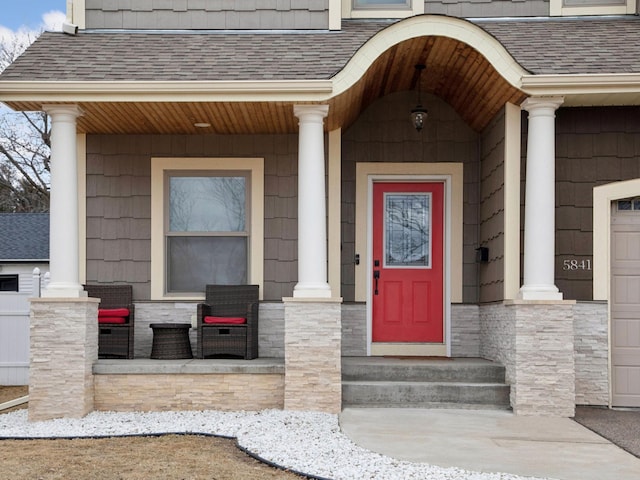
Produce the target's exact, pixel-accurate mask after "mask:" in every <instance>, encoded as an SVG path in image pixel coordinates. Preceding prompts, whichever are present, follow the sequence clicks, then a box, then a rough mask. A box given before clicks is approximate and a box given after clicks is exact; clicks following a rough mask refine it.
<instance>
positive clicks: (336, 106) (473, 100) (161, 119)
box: [7, 36, 525, 134]
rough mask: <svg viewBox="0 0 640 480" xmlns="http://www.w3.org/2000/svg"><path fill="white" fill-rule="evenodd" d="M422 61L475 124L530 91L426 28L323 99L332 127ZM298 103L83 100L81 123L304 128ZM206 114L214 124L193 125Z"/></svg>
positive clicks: (19, 105)
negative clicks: (300, 125)
mask: <svg viewBox="0 0 640 480" xmlns="http://www.w3.org/2000/svg"><path fill="white" fill-rule="evenodd" d="M416 64H425V65H426V67H427V68H426V70H425V71H424V73H423V77H422V91H423V92H428V93H432V94H435V95H437V96H439V97H440V98H441V99H443V100H444V101H446V102H447V103H449V104H450V105H451V106H452V107H453V108H454V109H455V110H456V111H457V112H458V114H459V115H460V116H461V117H462V118H463V119H464V120H465V121H466V122H467V123H468V124H469V125H470V126H471V127H472V128H473V129H474V130H476V131H482V130H483V129H484V128H485V127H486V126H487V124H488V123H489V122H490V121H491V119H492V118H493V117H494V116H495V114H496V113H497V112H498V111H499V110H500V109H501V108H502V107H503V106H504V104H505V103H506V102H511V103H515V104H520V103H521V102H522V101H523V100H524V98H525V94H524V93H523V92H521V91H520V90H518V89H517V88H514V87H513V86H511V85H510V84H509V83H508V82H506V81H505V80H504V79H503V78H502V77H501V76H500V74H499V73H498V72H497V71H496V70H495V69H494V68H493V66H492V65H491V64H490V63H489V62H488V61H487V60H486V59H485V58H484V57H483V56H482V55H481V54H480V53H478V52H477V51H476V50H475V49H474V48H472V47H470V46H469V45H467V44H465V43H462V42H459V41H456V40H453V39H450V38H446V37H440V36H425V37H420V38H414V39H411V40H407V41H405V42H402V43H399V44H397V45H395V46H394V47H392V48H390V49H389V50H387V51H385V52H384V53H383V54H381V55H380V56H379V57H378V58H377V59H376V61H375V62H374V63H373V64H372V65H371V66H370V67H369V69H368V70H367V71H366V73H365V74H364V75H363V76H362V77H361V78H360V79H359V80H358V81H357V82H355V83H354V84H353V85H352V86H351V87H350V88H349V89H348V90H347V91H345V92H343V93H341V94H340V95H337V96H334V97H332V98H329V99H328V100H327V102H322V103H328V104H329V116H328V118H327V120H326V122H325V126H326V129H327V130H334V129H336V128H339V127H342V128H343V129H344V128H348V126H349V125H351V124H352V123H353V122H354V121H355V120H356V119H357V118H358V116H359V115H360V113H361V112H362V111H363V110H364V109H366V108H367V107H368V106H369V105H370V104H371V103H373V102H374V101H375V100H376V99H378V98H380V97H383V96H385V95H388V94H390V93H393V92H398V91H406V90H416V88H417V85H418V74H417V72H416V70H415V65H416ZM416 100H417V93H416ZM7 103H8V104H9V105H10V106H11V107H12V108H14V109H17V110H40V109H41V102H38V101H14V102H7ZM46 103H56V102H48V101H47V102H46ZM60 103H62V102H60ZM295 103H308V102H304V101H301V102H278V101H276V102H145V101H140V102H109V101H99V102H78V105H79V106H80V107H81V108H82V110H83V112H84V114H83V116H82V117H80V118H79V119H78V130H79V131H80V132H83V133H93V134H284V133H293V132H296V131H297V128H298V121H297V119H296V118H295V117H294V115H293V105H294V104H295ZM407 115H409V110H407ZM200 122H206V123H209V124H211V126H210V127H207V128H197V127H195V126H194V124H195V123H200Z"/></svg>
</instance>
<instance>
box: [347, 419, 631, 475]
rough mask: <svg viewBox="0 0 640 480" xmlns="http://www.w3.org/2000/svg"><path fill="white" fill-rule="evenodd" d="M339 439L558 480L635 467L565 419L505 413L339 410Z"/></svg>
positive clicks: (396, 454)
mask: <svg viewBox="0 0 640 480" xmlns="http://www.w3.org/2000/svg"><path fill="white" fill-rule="evenodd" d="M340 424H341V427H342V430H343V432H344V433H345V434H346V435H347V436H348V437H349V438H350V439H351V440H352V441H353V442H354V443H356V444H357V445H360V446H362V447H364V448H367V449H368V450H372V451H374V452H378V453H382V454H384V455H387V456H389V457H393V458H397V459H401V460H408V461H411V462H425V463H430V464H433V465H438V466H443V467H460V468H464V469H466V470H473V471H480V472H504V473H511V474H517V475H523V476H536V477H548V478H555V479H562V480H609V479H611V480H614V479H615V480H638V479H640V459H639V458H636V457H634V456H633V455H631V454H630V453H627V452H625V451H624V450H622V449H621V448H618V447H617V446H615V445H614V444H612V443H611V442H609V441H607V440H605V439H604V438H602V437H600V436H599V435H596V434H595V433H593V432H592V431H590V430H588V429H586V428H585V427H583V426H581V425H579V424H577V423H576V422H574V421H573V420H571V419H568V418H543V417H523V416H516V415H513V414H512V413H510V412H506V411H498V410H496V411H493V410H447V409H399V408H378V409H376V408H347V409H345V410H344V411H343V412H342V414H341V416H340Z"/></svg>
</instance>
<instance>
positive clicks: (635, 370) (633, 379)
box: [611, 199, 640, 407]
mask: <svg viewBox="0 0 640 480" xmlns="http://www.w3.org/2000/svg"><path fill="white" fill-rule="evenodd" d="M612 209H613V212H612V226H611V232H612V242H611V363H612V375H613V378H612V394H613V397H612V404H613V406H616V407H640V199H630V200H621V201H618V202H614V204H613V207H612Z"/></svg>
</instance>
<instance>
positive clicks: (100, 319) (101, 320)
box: [98, 317, 127, 323]
mask: <svg viewBox="0 0 640 480" xmlns="http://www.w3.org/2000/svg"><path fill="white" fill-rule="evenodd" d="M98 323H127V319H126V318H124V317H98Z"/></svg>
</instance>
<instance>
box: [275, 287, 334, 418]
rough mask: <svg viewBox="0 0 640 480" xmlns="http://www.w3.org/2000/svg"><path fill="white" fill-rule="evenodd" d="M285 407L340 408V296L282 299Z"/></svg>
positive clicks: (329, 410) (295, 408)
mask: <svg viewBox="0 0 640 480" xmlns="http://www.w3.org/2000/svg"><path fill="white" fill-rule="evenodd" d="M283 301H284V319H285V333H284V348H285V387H284V408H285V410H313V411H321V412H327V413H340V411H341V410H342V373H341V303H342V299H341V298H326V299H322V298H310V299H301V298H284V299H283Z"/></svg>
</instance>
